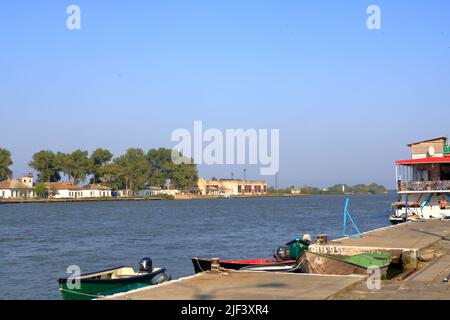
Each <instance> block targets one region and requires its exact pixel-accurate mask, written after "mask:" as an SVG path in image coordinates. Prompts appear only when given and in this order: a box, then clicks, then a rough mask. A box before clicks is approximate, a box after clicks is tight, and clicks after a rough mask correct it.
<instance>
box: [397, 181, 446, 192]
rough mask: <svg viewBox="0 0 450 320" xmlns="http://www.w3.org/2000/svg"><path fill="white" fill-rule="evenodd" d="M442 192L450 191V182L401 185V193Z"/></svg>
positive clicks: (417, 182) (406, 183)
mask: <svg viewBox="0 0 450 320" xmlns="http://www.w3.org/2000/svg"><path fill="white" fill-rule="evenodd" d="M427 190H428V191H441V190H450V180H441V181H409V182H403V183H400V185H399V191H427Z"/></svg>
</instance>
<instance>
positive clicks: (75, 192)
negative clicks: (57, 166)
mask: <svg viewBox="0 0 450 320" xmlns="http://www.w3.org/2000/svg"><path fill="white" fill-rule="evenodd" d="M45 186H46V187H47V189H48V190H49V197H50V198H56V199H64V198H82V197H83V190H82V188H81V187H79V186H75V185H73V184H71V183H67V182H47V183H46V184H45Z"/></svg>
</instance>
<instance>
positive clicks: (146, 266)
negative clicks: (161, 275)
mask: <svg viewBox="0 0 450 320" xmlns="http://www.w3.org/2000/svg"><path fill="white" fill-rule="evenodd" d="M139 271H140V272H148V273H152V271H153V261H152V259H151V258H148V257H147V258H143V259H142V260H141V262H139Z"/></svg>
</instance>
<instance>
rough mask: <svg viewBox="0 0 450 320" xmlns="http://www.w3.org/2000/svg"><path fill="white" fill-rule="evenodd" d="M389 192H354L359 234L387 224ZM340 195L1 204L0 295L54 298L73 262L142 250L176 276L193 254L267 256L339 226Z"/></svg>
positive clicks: (133, 261)
mask: <svg viewBox="0 0 450 320" xmlns="http://www.w3.org/2000/svg"><path fill="white" fill-rule="evenodd" d="M393 200H395V195H392V194H390V195H372V196H356V195H355V196H351V204H350V212H351V214H352V216H353V218H354V220H355V221H356V223H357V224H358V226H359V228H360V229H361V232H362V231H367V230H370V229H373V228H379V227H383V226H386V225H388V224H389V221H388V217H387V213H386V212H387V210H388V209H389V205H390V203H391V202H393ZM344 202H345V198H344V197H343V196H307V197H295V198H254V199H218V200H195V201H149V202H97V203H53V204H7V205H0V221H1V225H0V255H1V265H0V267H1V268H0V276H1V277H0V279H1V285H0V299H60V293H59V291H58V290H57V283H56V280H57V279H58V278H59V277H61V276H65V275H66V274H65V270H66V268H67V266H69V265H73V264H75V265H79V266H80V267H81V268H82V272H83V273H86V272H92V271H98V270H103V269H107V268H110V267H117V266H121V265H126V266H133V267H134V268H135V269H136V268H137V263H138V262H139V260H140V259H141V258H142V257H144V256H150V257H152V258H153V261H154V264H155V265H156V266H162V267H165V268H167V269H168V270H169V272H170V273H171V274H172V276H173V277H174V278H178V277H182V276H187V275H191V274H193V267H192V265H191V261H190V259H191V258H192V257H194V256H200V257H213V256H214V257H220V258H222V259H227V258H231V259H232V258H236V259H238V258H240V259H244V258H261V257H271V255H272V252H273V250H275V249H276V248H277V247H278V246H280V245H283V244H284V243H286V242H287V241H290V240H292V239H293V238H295V237H296V235H301V234H304V233H311V234H312V235H313V236H315V235H317V234H318V233H327V234H329V235H330V237H331V238H336V237H339V236H340V235H341V233H342V219H343V218H342V216H343V214H342V211H343V207H344Z"/></svg>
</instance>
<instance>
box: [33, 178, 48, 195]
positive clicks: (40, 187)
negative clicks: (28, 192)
mask: <svg viewBox="0 0 450 320" xmlns="http://www.w3.org/2000/svg"><path fill="white" fill-rule="evenodd" d="M34 191H35V192H36V196H37V197H38V198H48V195H49V191H48V188H47V186H46V185H45V183H43V182H39V183H38V184H37V185H36V187H35V188H34Z"/></svg>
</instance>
